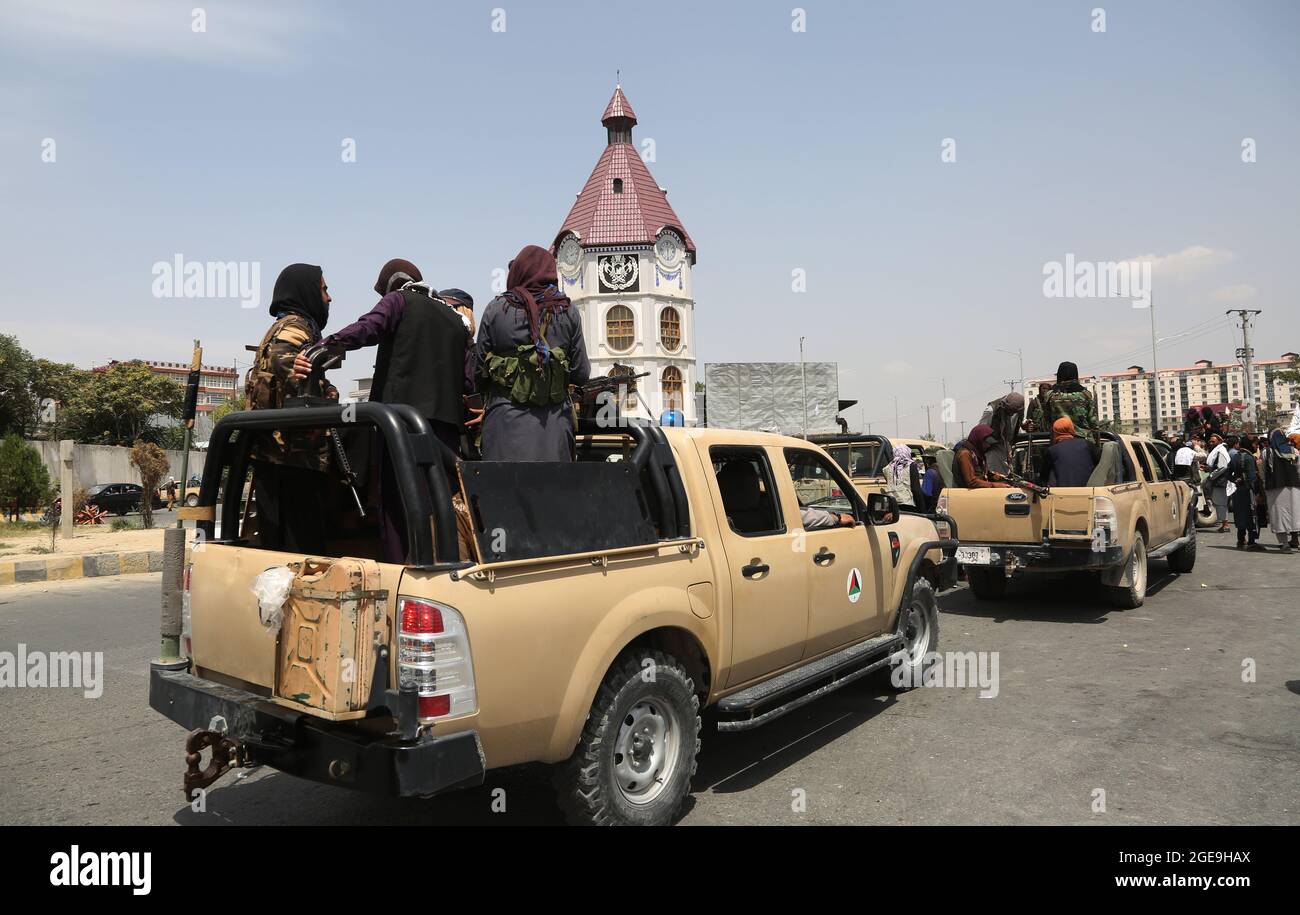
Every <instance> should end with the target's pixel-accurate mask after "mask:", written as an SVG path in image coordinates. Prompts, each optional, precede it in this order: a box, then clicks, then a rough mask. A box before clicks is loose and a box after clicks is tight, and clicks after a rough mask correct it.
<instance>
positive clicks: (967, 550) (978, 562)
mask: <svg viewBox="0 0 1300 915" xmlns="http://www.w3.org/2000/svg"><path fill="white" fill-rule="evenodd" d="M957 561H958V562H959V563H962V564H963V565H970V566H986V565H991V564H992V562H993V559H992V557H991V555H990V551H989V548H988V547H986V546H959V547H957Z"/></svg>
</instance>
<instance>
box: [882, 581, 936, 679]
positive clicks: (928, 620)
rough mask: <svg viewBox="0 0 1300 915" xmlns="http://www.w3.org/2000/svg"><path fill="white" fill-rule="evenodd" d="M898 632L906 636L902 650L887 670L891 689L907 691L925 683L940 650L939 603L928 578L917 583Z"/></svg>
mask: <svg viewBox="0 0 1300 915" xmlns="http://www.w3.org/2000/svg"><path fill="white" fill-rule="evenodd" d="M897 632H898V634H899V635H901V636H902V637H903V647H902V648H900V649H899V650H898V651H897V652H895V653H894V656H893V658H891V659H890V665H889V667H888V668H886V669H887V670H888V671H889V684H890V686H892V687H893V688H894V689H896V690H900V691H904V690H909V689H913V688H914V687H917V686H920V685H921V684H922V682H923V680H924V677H925V671H926V669H927V668H928V667H931V666H932V665H933V664H934V663H935V659H936V655H935V652H937V651H938V650H939V604H938V601H936V600H935V598H934V588H933V586H931V584H930V582H929V581H927V580H926V579H924V578H921V579H918V580H917V582H916V584H915V585H914V586H913V588H912V600H911V602H910V603H909V604H908V605H907V606H906V607H905V608H903V609H902V610H900V611H899V620H898V629H897Z"/></svg>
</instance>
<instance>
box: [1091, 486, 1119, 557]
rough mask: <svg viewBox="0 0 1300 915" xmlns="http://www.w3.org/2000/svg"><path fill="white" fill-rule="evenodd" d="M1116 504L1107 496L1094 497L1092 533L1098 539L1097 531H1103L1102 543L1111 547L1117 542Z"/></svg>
mask: <svg viewBox="0 0 1300 915" xmlns="http://www.w3.org/2000/svg"><path fill="white" fill-rule="evenodd" d="M1117 526H1118V525H1117V524H1116V520H1115V503H1114V502H1113V501H1112V500H1110V499H1108V498H1107V497H1106V496H1093V497H1092V532H1093V538H1094V539H1096V537H1097V531H1099V530H1102V531H1105V533H1104V534H1103V535H1102V542H1103V543H1105V544H1107V545H1109V544H1112V543H1114V542H1115V530H1116V528H1117Z"/></svg>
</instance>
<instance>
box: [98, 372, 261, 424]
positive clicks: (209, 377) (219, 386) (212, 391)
mask: <svg viewBox="0 0 1300 915" xmlns="http://www.w3.org/2000/svg"><path fill="white" fill-rule="evenodd" d="M124 361H127V360H122V359H114V360H112V361H111V362H109V363H108V365H99V366H96V367H95V369H94V371H96V372H103V371H107V370H108V369H109V368H110V367H112V366H114V365H118V364H119V363H121V362H124ZM140 361H141V362H143V363H144V364H145V365H146V366H148V367H149V370H150V371H151V372H153V373H154V374H155V375H162V376H163V377H164V378H170V379H171V380H172V381H175V382H178V383H180V384H181V385H184V384H186V383H187V382H188V381H189V378H190V364H189V363H188V362H154V361H153V360H151V359H141V360H140ZM238 387H239V372H238V371H237V370H236V369H235V367H234V366H229V367H227V366H224V365H205V366H203V371H202V374H201V375H200V376H199V399H198V412H199V413H210V412H211V411H212V410H213V409H215V408H216V406H217V405H218V404H223V403H228V402H230V401H231V400H234V398H235V391H236V389H237V388H238Z"/></svg>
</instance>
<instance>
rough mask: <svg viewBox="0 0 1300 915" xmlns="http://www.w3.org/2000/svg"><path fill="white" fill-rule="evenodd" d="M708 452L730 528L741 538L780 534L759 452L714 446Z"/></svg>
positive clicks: (773, 498) (770, 486)
mask: <svg viewBox="0 0 1300 915" xmlns="http://www.w3.org/2000/svg"><path fill="white" fill-rule="evenodd" d="M709 455H710V457H711V458H712V459H713V472H714V474H715V475H716V476H717V481H718V493H719V494H720V495H721V496H722V508H723V511H725V512H726V514H727V523H729V524H730V525H731V529H732V530H733V531H735V532H736V533H737V534H740V535H741V536H744V537H760V536H763V535H765V534H780V533H784V532H785V527H784V525H783V524H782V522H781V509H780V507H779V506H778V505H777V501H776V487H775V486H774V485H773V484H772V472H771V468H770V467H769V466H768V462H767V456H766V455H765V454H764V453H763V451H762V450H761V449H756V448H755V449H749V448H746V449H735V450H732V449H719V448H715V449H712V450H711V451H710V452H709Z"/></svg>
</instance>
